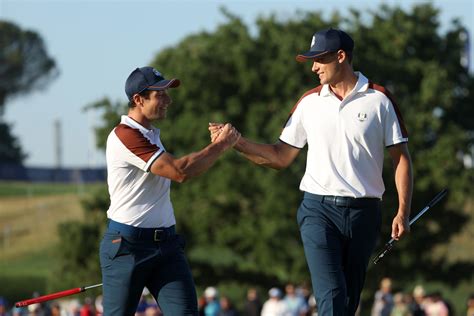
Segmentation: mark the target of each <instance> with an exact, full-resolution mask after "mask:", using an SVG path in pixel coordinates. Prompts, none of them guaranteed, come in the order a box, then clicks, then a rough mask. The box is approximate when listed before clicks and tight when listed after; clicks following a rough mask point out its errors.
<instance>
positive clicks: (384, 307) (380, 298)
mask: <svg viewBox="0 0 474 316" xmlns="http://www.w3.org/2000/svg"><path fill="white" fill-rule="evenodd" d="M392 308H393V296H392V280H391V279H390V278H383V279H382V281H380V289H379V290H377V292H375V298H374V305H373V306H372V313H371V316H389V315H390V313H391V312H392Z"/></svg>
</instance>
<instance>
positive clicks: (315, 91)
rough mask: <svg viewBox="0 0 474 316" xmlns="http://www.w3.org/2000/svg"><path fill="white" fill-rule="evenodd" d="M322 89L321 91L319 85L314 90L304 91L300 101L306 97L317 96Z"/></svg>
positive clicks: (321, 87)
mask: <svg viewBox="0 0 474 316" xmlns="http://www.w3.org/2000/svg"><path fill="white" fill-rule="evenodd" d="M322 89H323V85H319V86H317V87H315V88H312V89H310V90H308V91H306V92H305V93H303V95H302V96H301V99H300V100H303V99H304V98H306V97H308V96H314V95H317V96H319V94H320V92H321V90H322Z"/></svg>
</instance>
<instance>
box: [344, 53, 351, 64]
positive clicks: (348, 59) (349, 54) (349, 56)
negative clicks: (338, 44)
mask: <svg viewBox="0 0 474 316" xmlns="http://www.w3.org/2000/svg"><path fill="white" fill-rule="evenodd" d="M344 52H345V53H346V56H347V61H348V62H349V64H352V57H353V54H352V51H351V50H350V51H348V50H345V51H344Z"/></svg>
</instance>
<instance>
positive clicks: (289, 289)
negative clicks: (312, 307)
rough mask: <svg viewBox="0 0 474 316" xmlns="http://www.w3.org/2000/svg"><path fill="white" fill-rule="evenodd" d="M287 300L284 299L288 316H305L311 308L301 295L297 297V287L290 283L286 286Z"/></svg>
mask: <svg viewBox="0 0 474 316" xmlns="http://www.w3.org/2000/svg"><path fill="white" fill-rule="evenodd" d="M285 292H286V295H285V298H284V299H283V302H284V304H285V305H286V309H287V314H286V315H288V316H305V315H306V313H307V312H308V310H309V308H308V305H307V304H306V302H305V300H304V298H303V297H302V296H300V295H296V290H295V286H294V285H293V284H291V283H288V284H287V285H286V286H285Z"/></svg>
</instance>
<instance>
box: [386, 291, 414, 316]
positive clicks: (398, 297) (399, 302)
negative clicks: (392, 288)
mask: <svg viewBox="0 0 474 316" xmlns="http://www.w3.org/2000/svg"><path fill="white" fill-rule="evenodd" d="M393 303H394V305H393V308H392V311H391V313H390V316H411V313H410V309H409V308H408V304H407V301H406V299H405V294H403V293H401V292H398V293H396V294H395V295H394V296H393Z"/></svg>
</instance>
